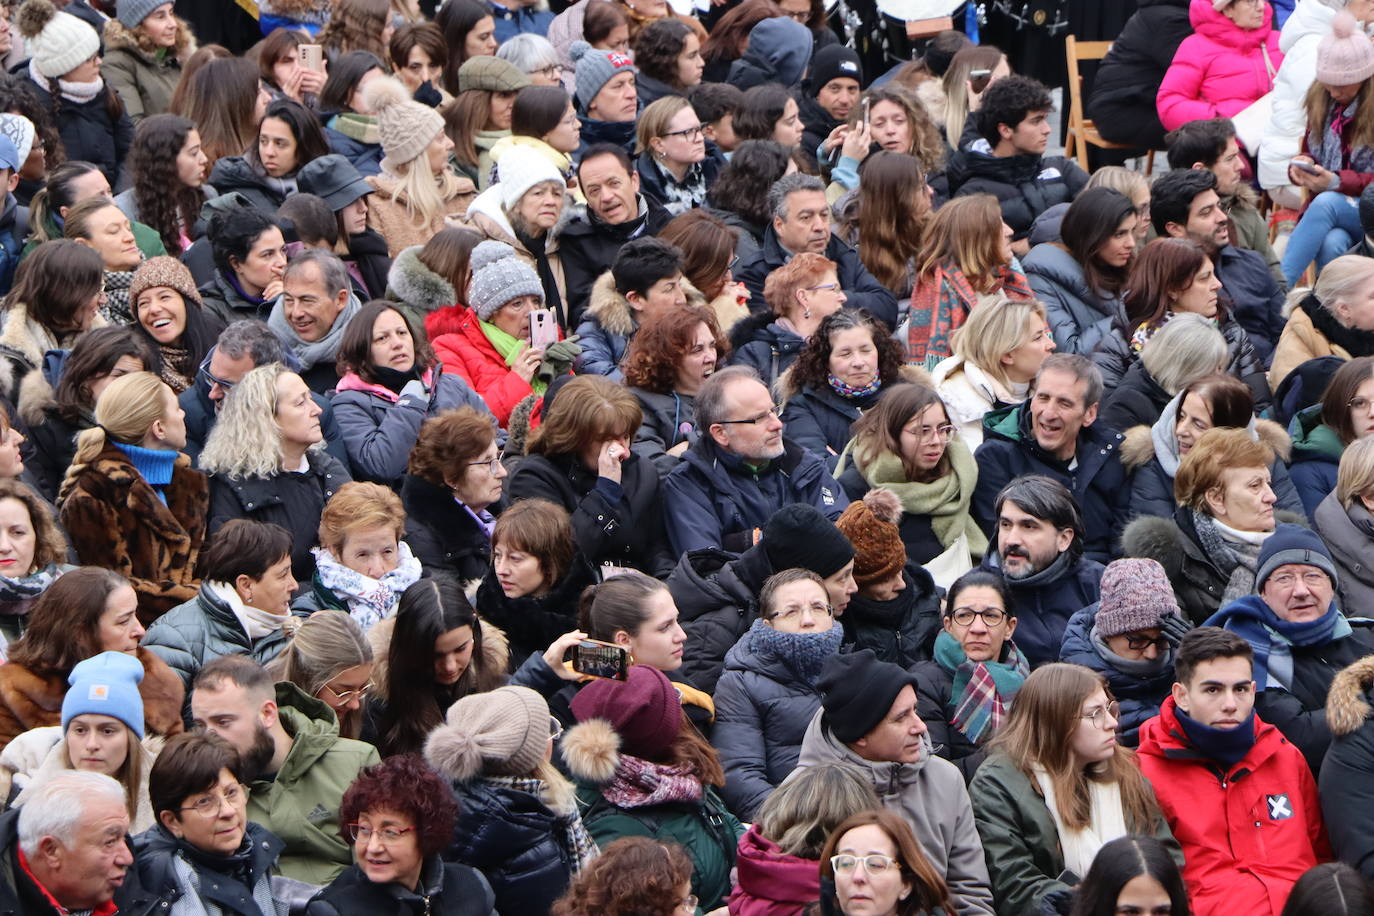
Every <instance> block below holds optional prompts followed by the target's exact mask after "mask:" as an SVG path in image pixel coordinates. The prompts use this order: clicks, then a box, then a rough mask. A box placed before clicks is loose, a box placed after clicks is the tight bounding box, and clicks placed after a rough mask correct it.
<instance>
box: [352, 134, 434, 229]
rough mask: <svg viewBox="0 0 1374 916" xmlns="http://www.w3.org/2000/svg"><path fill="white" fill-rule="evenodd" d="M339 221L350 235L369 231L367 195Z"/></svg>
mask: <svg viewBox="0 0 1374 916" xmlns="http://www.w3.org/2000/svg"><path fill="white" fill-rule="evenodd" d="M440 136H443V135H442V134H441V135H440ZM444 139H446V140H447V139H448V138H447V137H445V138H444ZM450 142H451V141H450ZM433 145H434V144H433V143H431V144H430V146H433ZM339 221H340V222H341V223H343V230H344V232H345V233H346V234H348V235H359V234H361V233H363V232H365V231H366V230H367V195H366V194H364V195H363V196H362V197H359V198H358V199H357V200H355V201H353V203H351V204H348V205H346V206H345V207H344V208H343V209H342V210H340V211H339Z"/></svg>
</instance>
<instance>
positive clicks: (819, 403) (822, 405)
mask: <svg viewBox="0 0 1374 916" xmlns="http://www.w3.org/2000/svg"><path fill="white" fill-rule="evenodd" d="M881 394H882V392H881V390H879V391H877V392H874V393H873V394H871V395H868V396H867V397H862V398H847V397H845V396H844V395H842V394H840V393H839V392H837V391H835V389H833V388H831V387H830V386H829V385H822V386H820V387H815V386H812V385H807V386H806V387H805V388H803V389H802V390H801V391H799V392H797V393H796V394H794V395H792V397H790V398H788V399H787V407H786V409H784V410H783V412H782V422H783V423H785V424H787V437H788V438H789V439H791V440H792V441H793V442H795V443H797V444H798V445H800V446H801V447H802V448H804V449H808V450H810V451H811V452H814V453H815V454H816V455H818V456H819V457H820V458H822V459H824V461H825V466H826V468H828V469H829V470H831V471H834V470H835V463H836V462H837V461H839V460H840V452H842V451H844V447H845V446H846V445H848V444H849V440H850V439H851V438H852V437H851V436H850V433H849V428H850V427H851V426H853V425H854V422H855V421H856V420H858V419H859V417H861V416H862V415H863V411H865V410H867V409H868V408H870V407H872V406H873V405H874V404H876V403H878V398H879V396H880V395H881Z"/></svg>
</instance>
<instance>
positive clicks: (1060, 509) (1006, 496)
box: [992, 474, 1087, 556]
mask: <svg viewBox="0 0 1374 916" xmlns="http://www.w3.org/2000/svg"><path fill="white" fill-rule="evenodd" d="M1007 502H1011V503H1015V504H1016V508H1018V509H1020V510H1021V511H1022V512H1024V513H1026V514H1027V515H1029V516H1031V517H1032V518H1038V519H1040V521H1042V522H1045V523H1047V524H1049V525H1052V526H1054V528H1055V529H1056V530H1063V529H1064V528H1070V529H1072V530H1073V543H1071V544H1070V545H1069V553H1070V555H1071V556H1078V555H1079V554H1081V553H1082V552H1083V539H1084V538H1085V537H1087V529H1086V528H1084V527H1083V513H1082V512H1080V511H1079V509H1078V501H1077V500H1075V499H1074V498H1073V494H1072V493H1070V492H1069V488H1068V487H1066V486H1064V485H1063V484H1062V483H1060V482H1059V481H1057V480H1055V479H1054V478H1053V477H1046V476H1045V475H1043V474H1026V475H1024V476H1022V477H1017V478H1015V479H1014V480H1012V482H1011V483H1009V484H1007V485H1006V486H1005V487H1003V488H1002V492H1001V493H998V494H997V502H996V503H994V504H993V509H992V516H993V524H994V526H995V525H996V522H997V519H998V518H1000V517H1001V516H1002V504H1003V503H1007Z"/></svg>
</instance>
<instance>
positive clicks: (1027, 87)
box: [948, 76, 1088, 257]
mask: <svg viewBox="0 0 1374 916" xmlns="http://www.w3.org/2000/svg"><path fill="white" fill-rule="evenodd" d="M1053 109H1054V102H1053V101H1051V99H1050V94H1049V91H1048V90H1047V89H1046V88H1045V87H1044V86H1042V85H1041V84H1040V83H1038V82H1036V81H1035V80H1033V79H1031V78H1030V77H1028V76H1007V77H1003V78H1002V79H1000V80H998V81H997V82H995V83H993V84H992V85H991V86H989V87H988V88H987V90H986V91H984V92H983V98H982V101H981V103H980V104H979V107H978V111H977V112H976V113H975V114H974V116H973V120H974V123H975V124H976V125H977V129H978V133H979V135H980V136H981V141H982V142H977V141H975V142H974V144H973V145H972V146H970V147H969V148H967V149H961V150H959V151H957V152H955V153H954V155H953V156H951V157H950V162H949V170H948V175H949V190H950V193H951V194H952V195H954V196H956V197H957V196H963V195H965V194H992V195H993V196H995V197H996V198H997V202H998V203H999V204H1000V205H1001V207H1002V219H1003V220H1004V221H1005V222H1006V224H1007V225H1008V226H1010V227H1011V231H1012V242H1011V247H1012V251H1014V252H1015V253H1016V254H1017V255H1019V256H1020V257H1025V256H1026V254H1027V253H1028V252H1029V251H1030V240H1029V239H1028V238H1027V236H1028V235H1029V234H1030V229H1031V225H1032V224H1033V223H1034V222H1035V218H1036V217H1037V216H1039V215H1040V214H1041V213H1044V212H1045V211H1046V210H1048V209H1049V208H1050V207H1053V206H1054V205H1055V204H1062V203H1067V202H1068V201H1071V200H1073V199H1074V198H1075V197H1077V196H1078V192H1079V191H1081V190H1083V188H1084V187H1085V186H1086V185H1087V184H1088V173H1087V172H1085V171H1083V170H1082V169H1081V168H1079V166H1078V163H1076V162H1074V161H1073V160H1072V159H1066V158H1065V157H1063V156H1046V155H1045V148H1046V146H1047V144H1048V142H1049V138H1050V121H1049V117H1050V112H1051V111H1052V110H1053Z"/></svg>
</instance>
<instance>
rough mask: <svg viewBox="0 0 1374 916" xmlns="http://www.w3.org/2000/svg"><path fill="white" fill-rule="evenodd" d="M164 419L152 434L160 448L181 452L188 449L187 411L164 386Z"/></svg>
mask: <svg viewBox="0 0 1374 916" xmlns="http://www.w3.org/2000/svg"><path fill="white" fill-rule="evenodd" d="M162 405H163V407H162V419H161V420H160V421H159V424H158V425H155V426H154V427H153V430H152V432H153V433H154V434H155V435H156V436H157V439H158V441H159V442H160V445H159V447H160V448H168V449H173V450H175V451H178V452H179V451H181V450H182V449H184V448H185V447H186V411H184V410H182V409H181V402H179V401H178V400H177V396H176V395H175V394H173V393H172V389H171V388H169V387H168V386H166V385H163V386H162Z"/></svg>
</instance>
